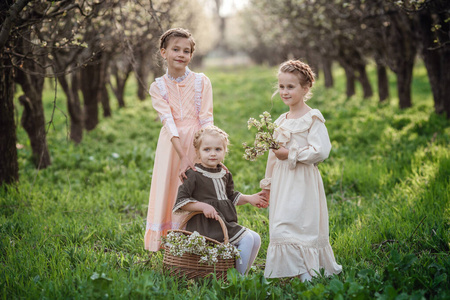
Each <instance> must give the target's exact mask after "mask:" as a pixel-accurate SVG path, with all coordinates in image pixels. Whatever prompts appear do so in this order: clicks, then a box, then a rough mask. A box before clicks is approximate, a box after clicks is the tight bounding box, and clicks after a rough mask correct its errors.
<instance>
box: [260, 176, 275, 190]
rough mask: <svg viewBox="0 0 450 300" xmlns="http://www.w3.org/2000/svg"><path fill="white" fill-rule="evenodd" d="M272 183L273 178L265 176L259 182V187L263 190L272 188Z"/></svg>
mask: <svg viewBox="0 0 450 300" xmlns="http://www.w3.org/2000/svg"><path fill="white" fill-rule="evenodd" d="M271 183H272V178H264V179H262V180H261V181H260V182H259V187H260V188H262V189H263V190H270V184H271Z"/></svg>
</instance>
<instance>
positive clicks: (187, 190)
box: [172, 170, 198, 214]
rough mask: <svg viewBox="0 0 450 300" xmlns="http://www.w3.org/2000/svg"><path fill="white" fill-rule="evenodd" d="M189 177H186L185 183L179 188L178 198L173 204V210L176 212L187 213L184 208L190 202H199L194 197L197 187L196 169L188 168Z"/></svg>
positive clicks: (187, 174)
mask: <svg viewBox="0 0 450 300" xmlns="http://www.w3.org/2000/svg"><path fill="white" fill-rule="evenodd" d="M186 176H187V178H186V179H184V181H183V183H182V184H181V185H180V187H179V188H178V195H177V200H176V201H175V204H174V206H173V209H172V212H173V213H175V214H183V213H186V211H184V210H183V209H182V208H183V206H185V205H186V204H188V203H191V202H198V201H197V200H195V199H194V198H192V194H193V192H194V189H195V182H196V176H195V171H193V170H188V171H186Z"/></svg>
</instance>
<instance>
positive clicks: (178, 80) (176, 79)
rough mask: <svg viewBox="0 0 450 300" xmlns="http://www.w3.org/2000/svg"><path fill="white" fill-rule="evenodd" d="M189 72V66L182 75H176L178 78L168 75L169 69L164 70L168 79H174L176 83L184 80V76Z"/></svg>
mask: <svg viewBox="0 0 450 300" xmlns="http://www.w3.org/2000/svg"><path fill="white" fill-rule="evenodd" d="M189 73H191V70H189V68H188V67H186V72H184V75H183V76H181V77H178V78H173V77H172V76H170V75H169V69H167V71H166V75H167V77H169V79H170V80H172V81H176V82H177V83H180V82H182V81H183V80H185V79H186V77H188V75H189Z"/></svg>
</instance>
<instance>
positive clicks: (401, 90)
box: [396, 61, 414, 109]
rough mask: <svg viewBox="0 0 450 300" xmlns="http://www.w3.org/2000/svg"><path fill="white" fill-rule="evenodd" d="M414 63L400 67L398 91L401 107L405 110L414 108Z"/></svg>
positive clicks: (406, 63) (405, 63) (407, 63)
mask: <svg viewBox="0 0 450 300" xmlns="http://www.w3.org/2000/svg"><path fill="white" fill-rule="evenodd" d="M413 68H414V61H412V62H406V61H405V62H404V63H403V64H401V66H399V68H398V72H397V73H396V74H397V89H398V99H399V106H400V108H401V109H405V108H408V107H411V106H412V100H411V82H412V76H413Z"/></svg>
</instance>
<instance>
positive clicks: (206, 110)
mask: <svg viewBox="0 0 450 300" xmlns="http://www.w3.org/2000/svg"><path fill="white" fill-rule="evenodd" d="M195 89H196V99H195V101H196V103H201V104H200V109H199V120H200V125H201V127H206V126H209V125H213V124H214V119H213V92H212V87H211V81H210V80H209V78H208V77H206V76H205V75H204V74H197V77H196V78H195ZM198 92H200V94H198ZM198 97H201V98H200V99H197V98H198ZM198 101H200V102H198Z"/></svg>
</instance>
